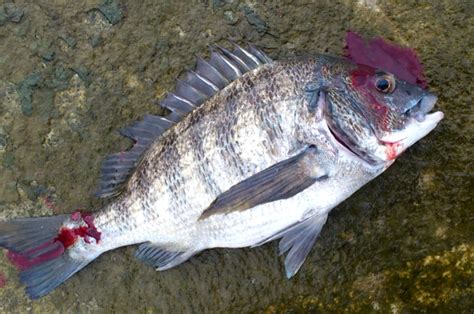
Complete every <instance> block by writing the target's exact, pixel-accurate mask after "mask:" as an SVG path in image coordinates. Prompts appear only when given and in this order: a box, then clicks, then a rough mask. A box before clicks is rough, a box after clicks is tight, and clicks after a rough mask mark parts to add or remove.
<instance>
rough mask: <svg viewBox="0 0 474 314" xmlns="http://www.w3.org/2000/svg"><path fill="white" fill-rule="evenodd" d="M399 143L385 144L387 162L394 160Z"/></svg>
mask: <svg viewBox="0 0 474 314" xmlns="http://www.w3.org/2000/svg"><path fill="white" fill-rule="evenodd" d="M399 147H400V143H385V153H386V155H387V160H394V159H395V158H397V156H398V148H399Z"/></svg>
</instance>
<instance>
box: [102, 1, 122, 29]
mask: <svg viewBox="0 0 474 314" xmlns="http://www.w3.org/2000/svg"><path fill="white" fill-rule="evenodd" d="M97 9H98V10H99V11H100V12H101V13H102V14H103V15H104V16H105V18H106V19H107V21H109V23H110V24H112V25H115V24H117V23H118V22H120V20H121V19H122V18H123V9H122V7H121V5H120V3H119V1H117V0H104V1H103V2H102V4H101V5H100V6H99V7H98V8H97Z"/></svg>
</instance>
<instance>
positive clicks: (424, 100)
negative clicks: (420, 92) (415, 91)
mask: <svg viewBox="0 0 474 314" xmlns="http://www.w3.org/2000/svg"><path fill="white" fill-rule="evenodd" d="M437 101H438V97H437V96H436V95H433V94H427V95H424V96H422V97H420V99H418V101H417V102H416V103H415V104H414V105H413V106H411V107H409V108H408V109H407V110H406V111H405V112H404V114H405V115H407V116H410V117H414V118H415V119H416V120H417V121H418V122H422V121H423V120H424V119H425V117H426V115H427V114H428V113H429V112H430V111H431V110H432V109H433V108H434V106H435V104H436V102H437Z"/></svg>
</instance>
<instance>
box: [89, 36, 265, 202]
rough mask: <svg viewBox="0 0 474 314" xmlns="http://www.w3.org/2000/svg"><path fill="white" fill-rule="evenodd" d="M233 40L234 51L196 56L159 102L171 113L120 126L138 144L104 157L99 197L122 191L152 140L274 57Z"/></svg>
mask: <svg viewBox="0 0 474 314" xmlns="http://www.w3.org/2000/svg"><path fill="white" fill-rule="evenodd" d="M232 44H233V45H234V50H233V51H229V50H227V49H225V48H222V47H220V46H214V47H213V48H212V49H211V57H210V58H209V60H204V59H202V58H200V57H198V58H197V62H196V67H195V70H194V71H188V72H186V73H185V75H184V78H183V79H179V80H178V81H177V83H176V89H175V90H174V92H171V93H168V95H167V96H166V98H165V99H164V100H163V101H162V102H161V103H160V105H162V106H163V107H166V108H168V109H169V110H171V113H170V114H169V115H168V116H166V117H160V116H154V115H146V116H145V118H144V119H143V120H142V121H139V122H135V123H134V124H132V125H131V126H129V127H127V128H124V129H122V130H120V133H121V134H122V135H123V136H126V137H128V138H130V139H132V140H133V141H135V144H134V145H133V147H132V148H131V149H130V150H128V151H126V152H119V153H115V154H111V155H109V156H107V158H106V159H105V160H104V162H103V164H102V174H101V182H100V190H99V191H98V192H97V193H96V195H97V196H98V197H109V196H115V195H117V194H119V193H120V187H121V186H122V184H123V183H124V182H125V181H126V180H127V179H128V177H129V176H130V174H131V173H132V172H133V169H134V168H135V166H136V164H137V162H138V160H140V158H141V156H142V155H143V153H144V152H145V151H146V150H147V149H148V148H149V147H150V145H151V143H153V141H155V140H156V138H158V137H159V136H160V135H161V134H163V132H165V131H166V130H167V129H169V128H170V127H171V126H172V125H174V124H175V123H177V122H179V121H180V120H181V119H182V118H183V117H184V116H185V115H186V114H188V113H189V112H191V111H193V110H194V109H195V108H196V107H198V106H200V105H201V104H202V103H204V102H205V101H206V100H208V99H209V98H211V97H212V96H213V95H214V94H216V93H217V92H218V91H219V90H221V89H223V88H224V87H226V86H227V85H228V84H230V83H231V82H232V81H234V80H236V79H237V78H239V77H240V76H242V75H243V74H245V73H246V72H248V71H251V70H253V69H256V68H258V67H259V66H261V65H263V64H265V63H269V62H271V61H272V59H270V58H269V57H268V56H267V55H266V54H265V53H263V52H262V51H261V50H259V49H258V48H256V47H255V46H252V45H249V46H248V48H247V49H244V48H242V47H240V46H238V45H237V44H234V43H232Z"/></svg>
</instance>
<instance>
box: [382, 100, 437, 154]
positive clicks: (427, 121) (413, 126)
mask: <svg viewBox="0 0 474 314" xmlns="http://www.w3.org/2000/svg"><path fill="white" fill-rule="evenodd" d="M437 100H438V97H436V96H435V95H431V94H429V95H426V96H423V97H422V98H420V99H419V100H418V102H416V104H415V105H414V106H412V107H411V108H409V109H408V110H407V111H406V112H405V114H406V115H407V116H408V121H407V123H406V124H405V127H404V129H403V130H400V131H395V132H391V133H389V134H386V135H385V136H383V137H381V138H379V141H380V142H381V143H382V144H383V145H384V146H385V152H384V153H385V158H384V159H385V160H394V159H395V158H397V157H398V156H399V155H400V154H401V153H402V152H404V151H405V150H406V149H407V148H408V147H410V146H412V145H413V144H415V143H416V142H418V141H419V140H420V139H422V138H423V137H425V136H426V135H428V134H429V133H430V132H431V131H433V129H434V128H435V127H436V126H437V125H438V123H439V122H440V121H441V120H443V118H444V113H443V112H441V111H436V112H433V113H430V111H431V110H432V109H433V108H434V106H435V104H436V102H437Z"/></svg>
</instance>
